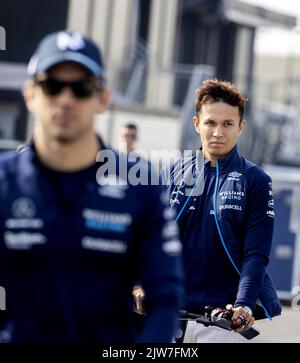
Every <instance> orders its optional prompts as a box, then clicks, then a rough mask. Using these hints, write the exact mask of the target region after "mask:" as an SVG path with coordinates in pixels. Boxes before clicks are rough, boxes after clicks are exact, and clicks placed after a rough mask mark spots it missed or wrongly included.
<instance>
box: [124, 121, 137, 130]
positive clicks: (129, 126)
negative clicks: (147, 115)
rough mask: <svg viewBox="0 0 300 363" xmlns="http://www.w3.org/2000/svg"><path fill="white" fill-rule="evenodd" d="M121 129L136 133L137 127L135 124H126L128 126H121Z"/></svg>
mask: <svg viewBox="0 0 300 363" xmlns="http://www.w3.org/2000/svg"><path fill="white" fill-rule="evenodd" d="M123 127H126V129H130V130H134V131H136V132H137V126H136V125H135V124H130V123H128V124H125V125H123Z"/></svg>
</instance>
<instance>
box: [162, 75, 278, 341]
mask: <svg viewBox="0 0 300 363" xmlns="http://www.w3.org/2000/svg"><path fill="white" fill-rule="evenodd" d="M196 94H197V96H196V116H195V117H194V119H193V121H194V126H195V129H196V132H197V133H198V134H199V135H200V138H201V142H202V148H201V150H200V151H199V152H198V153H197V155H194V156H193V157H187V158H183V159H180V160H178V161H177V162H175V163H173V164H171V165H170V166H169V167H168V168H167V169H166V170H164V173H163V175H164V178H165V182H167V183H168V184H169V192H170V202H171V206H172V207H173V208H175V210H176V212H177V218H176V220H177V222H178V224H179V227H180V235H181V240H182V243H183V258H184V268H185V274H186V283H185V286H186V306H185V309H186V310H188V311H189V312H192V313H200V314H204V308H205V306H207V305H210V306H212V307H213V308H216V307H223V308H225V307H226V306H227V308H228V309H231V310H232V312H233V317H232V320H233V322H234V323H235V324H236V326H237V329H236V331H238V332H239V331H241V330H242V329H248V328H250V327H251V326H252V325H253V323H254V317H255V318H257V319H260V318H263V317H269V318H271V317H272V316H276V315H279V314H280V312H281V305H280V302H279V300H278V298H277V295H276V292H275V289H274V287H273V284H272V281H271V279H270V278H269V276H268V274H267V273H266V266H267V264H268V261H269V254H270V250H271V244H272V233H273V222H274V209H273V208H274V201H273V197H272V183H271V179H270V177H269V176H268V175H267V174H266V173H265V172H264V171H263V170H262V169H261V168H259V167H258V166H256V165H254V164H253V163H251V162H250V161H248V160H246V159H245V158H243V157H242V156H241V155H240V154H239V153H238V150H237V145H236V143H237V140H238V138H239V136H240V134H241V132H242V129H243V127H244V119H243V115H244V108H245V103H246V100H245V99H244V98H243V97H242V95H241V94H240V92H239V91H238V90H237V89H236V88H235V87H234V86H233V85H232V84H230V83H229V82H225V81H223V82H221V81H218V80H208V81H205V82H203V84H202V85H201V87H199V88H198V89H197V92H196ZM257 303H258V304H257ZM244 320H245V321H246V324H247V325H246V326H245V325H242V321H244ZM242 340H243V338H242V337H241V336H240V335H239V334H232V333H230V332H227V331H224V330H221V329H219V328H214V327H209V328H206V327H203V326H201V325H200V324H197V323H195V322H189V323H188V325H187V331H186V336H185V342H190V343H192V342H239V341H242Z"/></svg>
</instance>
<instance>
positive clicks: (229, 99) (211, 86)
mask: <svg viewBox="0 0 300 363" xmlns="http://www.w3.org/2000/svg"><path fill="white" fill-rule="evenodd" d="M195 93H196V99H195V104H196V114H198V113H199V112H200V111H201V106H202V105H204V104H205V103H215V102H220V101H222V102H225V103H228V104H229V105H231V106H237V107H238V109H239V114H240V122H241V121H242V120H243V117H244V113H245V107H246V102H247V99H246V98H244V97H243V96H242V95H241V93H240V91H239V90H238V89H237V88H236V87H235V86H234V85H233V84H232V83H230V82H227V81H219V80H218V79H209V80H207V81H204V82H202V84H201V86H200V87H198V88H197V89H196V91H195Z"/></svg>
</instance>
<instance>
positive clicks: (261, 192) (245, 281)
mask: <svg viewBox="0 0 300 363" xmlns="http://www.w3.org/2000/svg"><path fill="white" fill-rule="evenodd" d="M250 183H251V184H250V185H249V187H248V188H249V189H250V194H249V200H248V206H247V223H246V231H245V238H244V255H243V264H242V268H241V276H240V282H239V288H238V294H237V299H236V301H235V306H241V305H248V306H250V307H251V308H252V310H254V309H255V305H256V301H257V298H258V295H259V293H260V291H261V289H262V286H263V281H264V276H265V269H266V266H267V264H268V262H269V254H270V251H271V245H272V236H273V224H274V200H273V197H272V182H271V178H270V177H269V176H268V175H266V174H265V173H263V175H261V174H260V175H257V174H256V176H255V177H254V178H253V180H252V182H250Z"/></svg>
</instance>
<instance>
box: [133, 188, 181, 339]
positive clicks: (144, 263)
mask: <svg viewBox="0 0 300 363" xmlns="http://www.w3.org/2000/svg"><path fill="white" fill-rule="evenodd" d="M145 192H146V193H147V201H146V203H145V204H144V208H143V212H142V215H141V218H140V223H139V234H138V235H139V239H140V241H139V243H140V256H139V257H140V281H141V283H142V285H143V287H144V290H145V310H146V318H145V323H144V326H143V329H142V332H141V333H140V335H139V336H138V337H137V339H136V341H137V342H144V343H145V342H147V343H151V342H160V343H163V342H171V341H172V338H173V337H174V332H175V327H176V318H177V312H178V309H179V308H180V303H181V298H182V296H183V287H182V279H183V272H182V261H181V249H182V246H181V242H180V240H179V239H178V227H177V225H176V224H175V223H174V219H173V217H174V211H173V210H172V209H171V208H170V207H169V205H168V198H167V195H166V193H165V191H163V188H162V187H161V186H156V187H155V186H147V187H145Z"/></svg>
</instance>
